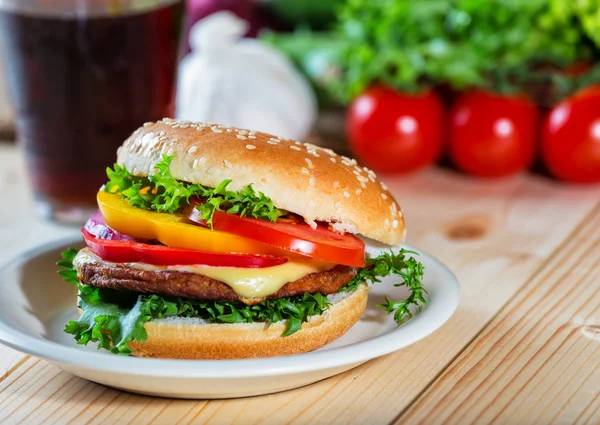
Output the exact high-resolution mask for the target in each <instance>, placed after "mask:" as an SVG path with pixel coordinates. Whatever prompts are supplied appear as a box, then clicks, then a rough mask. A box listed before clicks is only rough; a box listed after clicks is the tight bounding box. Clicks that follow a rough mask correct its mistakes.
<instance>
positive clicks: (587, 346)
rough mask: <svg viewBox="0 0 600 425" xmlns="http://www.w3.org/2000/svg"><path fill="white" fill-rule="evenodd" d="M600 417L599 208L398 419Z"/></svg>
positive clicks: (568, 420) (582, 420) (569, 420)
mask: <svg viewBox="0 0 600 425" xmlns="http://www.w3.org/2000/svg"><path fill="white" fill-rule="evenodd" d="M515 418H518V422H519V423H521V424H529V423H531V424H534V423H539V424H598V423H600V208H598V209H597V210H596V211H595V212H594V213H593V214H592V215H591V217H590V219H589V220H586V222H585V224H584V225H583V226H582V227H581V228H580V229H578V231H577V232H576V233H575V234H574V235H573V237H572V238H570V240H569V241H568V242H567V243H566V244H565V245H564V247H563V248H562V249H561V250H560V253H559V254H558V255H556V256H554V258H553V259H552V260H551V261H550V262H549V263H548V264H547V266H546V267H545V268H544V269H543V270H542V271H540V273H538V275H537V276H536V277H535V278H534V279H533V280H532V281H531V282H530V283H529V284H528V285H527V287H526V288H524V290H523V291H522V292H521V293H520V294H519V295H518V296H517V297H516V298H515V299H514V300H512V301H511V302H510V303H509V304H508V305H507V306H506V307H505V308H504V309H502V311H501V312H500V314H499V315H498V316H497V317H496V318H495V319H494V321H492V322H491V323H490V325H489V326H487V327H486V329H485V331H484V332H482V333H481V334H480V335H479V337H478V338H477V339H476V340H475V341H474V342H473V343H472V344H471V345H470V346H469V347H468V349H467V350H465V352H464V353H463V354H462V355H461V356H460V358H458V359H457V360H456V362H454V364H453V365H452V366H451V367H450V368H448V369H447V370H446V371H445V372H444V374H443V375H442V376H441V377H440V379H438V380H437V381H436V382H435V383H434V384H433V385H432V386H431V387H430V388H429V389H428V390H427V392H426V393H425V394H424V395H423V397H421V398H420V399H419V400H418V401H417V402H416V403H415V405H413V406H412V408H411V409H410V410H409V411H408V412H407V413H406V414H405V415H403V416H401V417H400V418H399V420H398V422H397V423H423V424H425V423H427V424H437V423H440V424H441V423H444V424H480V423H481V424H483V423H497V424H508V423H515V422H514V421H515Z"/></svg>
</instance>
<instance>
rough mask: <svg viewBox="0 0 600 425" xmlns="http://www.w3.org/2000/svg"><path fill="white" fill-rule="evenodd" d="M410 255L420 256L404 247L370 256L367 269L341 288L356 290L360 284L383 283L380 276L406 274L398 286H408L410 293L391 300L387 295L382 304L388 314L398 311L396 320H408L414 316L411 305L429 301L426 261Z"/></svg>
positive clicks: (399, 322)
mask: <svg viewBox="0 0 600 425" xmlns="http://www.w3.org/2000/svg"><path fill="white" fill-rule="evenodd" d="M408 254H414V255H419V254H418V253H417V252H415V251H409V250H407V249H400V251H398V253H397V254H395V253H394V252H393V251H391V250H390V252H384V253H383V254H381V255H379V256H377V257H374V258H369V259H368V260H367V265H366V267H365V268H363V269H361V270H359V271H358V273H357V274H356V276H355V277H354V279H352V280H351V281H350V282H349V283H348V284H347V285H346V286H344V287H343V288H342V289H341V291H354V290H355V289H356V288H357V287H358V285H360V284H362V283H365V282H371V283H372V284H375V283H380V282H381V279H380V277H385V276H389V275H396V276H400V277H402V279H403V280H402V282H400V283H395V284H394V286H406V287H408V289H409V290H410V295H409V296H408V297H407V298H406V299H404V300H402V301H391V300H390V299H389V298H388V297H385V301H386V303H385V304H378V305H377V306H378V307H381V308H383V309H385V311H386V313H388V314H392V313H393V314H394V320H395V321H396V322H397V323H398V324H401V323H404V321H406V320H407V319H409V318H411V317H412V315H413V314H412V312H411V311H410V305H411V304H412V305H415V306H417V307H420V305H422V304H427V300H426V299H425V296H424V295H425V294H426V293H427V291H426V290H425V288H423V285H422V283H421V281H422V280H423V264H421V263H419V262H418V261H417V260H416V259H415V258H414V257H409V256H408Z"/></svg>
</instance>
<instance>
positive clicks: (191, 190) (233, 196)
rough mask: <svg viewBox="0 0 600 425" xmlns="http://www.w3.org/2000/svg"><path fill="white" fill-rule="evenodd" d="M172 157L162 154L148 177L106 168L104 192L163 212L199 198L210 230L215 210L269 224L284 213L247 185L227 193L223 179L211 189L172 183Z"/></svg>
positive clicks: (146, 208) (119, 167)
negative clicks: (152, 172)
mask: <svg viewBox="0 0 600 425" xmlns="http://www.w3.org/2000/svg"><path fill="white" fill-rule="evenodd" d="M173 158H175V156H174V155H172V156H167V155H163V157H162V160H161V161H160V162H159V163H158V164H156V167H155V168H156V173H155V174H153V175H151V176H148V177H140V176H135V175H133V174H131V173H130V172H129V171H128V170H127V169H125V168H124V167H121V166H120V165H118V164H115V165H114V167H113V169H111V168H107V169H106V175H107V177H108V182H107V183H106V185H105V188H104V190H105V191H106V192H108V193H119V194H121V198H122V199H123V200H127V202H128V203H129V205H131V206H134V207H137V208H141V209H145V210H152V211H157V212H166V213H174V212H176V211H178V210H181V209H184V208H185V207H187V206H188V205H189V201H190V198H191V197H192V196H197V197H199V198H203V199H204V200H205V201H206V202H205V203H204V204H203V205H201V206H199V207H197V208H198V211H200V212H201V213H202V214H201V215H200V217H201V218H202V219H204V220H206V222H207V223H208V224H209V226H211V227H212V219H213V215H214V213H215V211H221V212H226V213H229V214H237V215H239V216H242V217H254V218H259V219H265V220H269V221H275V220H277V218H278V217H280V216H282V215H284V214H285V212H284V211H283V210H280V209H278V208H276V207H275V206H274V205H273V201H272V200H271V199H270V198H269V197H267V196H265V195H264V194H263V193H262V192H258V193H256V192H255V191H254V189H253V188H252V185H251V184H250V185H248V186H246V187H245V188H243V189H242V190H241V191H240V192H239V193H237V192H233V191H231V190H227V186H228V185H229V184H230V183H231V180H223V181H222V182H221V183H219V184H218V185H217V187H215V188H207V187H204V186H202V185H199V184H191V183H186V182H181V181H179V180H176V179H175V178H174V177H173V175H172V174H171V171H170V167H171V162H172V161H173Z"/></svg>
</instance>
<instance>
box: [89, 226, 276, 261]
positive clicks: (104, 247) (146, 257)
mask: <svg viewBox="0 0 600 425" xmlns="http://www.w3.org/2000/svg"><path fill="white" fill-rule="evenodd" d="M81 234H82V235H83V239H85V243H86V244H87V246H88V248H89V249H90V251H91V252H93V253H94V254H96V255H97V256H98V257H100V258H102V259H103V260H105V261H110V262H113V263H135V262H140V263H146V264H153V265H157V266H175V265H188V264H195V265H203V266H215V267H240V268H262V267H271V266H278V265H280V264H283V263H285V262H286V261H287V258H286V257H275V256H270V255H254V254H222V253H215V252H203V251H195V250H192V249H182V248H170V247H168V246H165V245H150V244H145V243H140V242H129V241H119V240H109V239H99V238H97V237H95V236H94V235H92V234H91V233H90V232H88V231H87V230H85V229H82V230H81Z"/></svg>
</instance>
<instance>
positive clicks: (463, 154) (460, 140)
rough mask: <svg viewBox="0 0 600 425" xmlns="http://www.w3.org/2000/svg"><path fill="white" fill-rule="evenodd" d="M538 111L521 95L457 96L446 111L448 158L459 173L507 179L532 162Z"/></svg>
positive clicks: (473, 92)
mask: <svg viewBox="0 0 600 425" xmlns="http://www.w3.org/2000/svg"><path fill="white" fill-rule="evenodd" d="M538 121H539V111H538V109H537V108H536V106H535V105H534V104H533V103H532V102H531V101H530V100H529V99H527V98H526V97H523V96H501V95H495V94H491V93H485V92H481V91H472V92H468V93H465V94H463V95H461V96H460V97H459V98H458V100H457V101H456V103H455V104H454V105H453V107H452V110H451V111H450V128H449V142H450V146H449V148H450V156H451V158H452V160H453V161H454V163H455V164H456V166H457V167H458V168H460V169H461V170H463V171H466V172H468V173H471V174H475V175H478V176H482V177H501V176H507V175H510V174H513V173H516V172H518V171H521V170H524V169H526V168H527V167H528V166H529V165H531V162H532V161H533V158H534V155H535V145H536V130H537V126H538Z"/></svg>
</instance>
